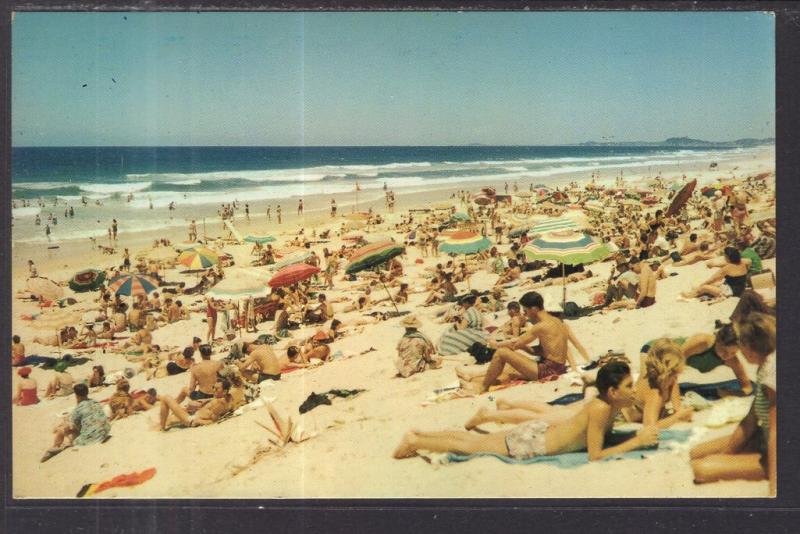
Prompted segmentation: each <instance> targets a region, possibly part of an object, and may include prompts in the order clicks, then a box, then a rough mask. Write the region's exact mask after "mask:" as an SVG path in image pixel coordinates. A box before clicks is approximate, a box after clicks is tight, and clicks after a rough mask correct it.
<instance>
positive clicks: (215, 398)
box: [159, 375, 232, 430]
mask: <svg viewBox="0 0 800 534" xmlns="http://www.w3.org/2000/svg"><path fill="white" fill-rule="evenodd" d="M215 377H216V375H215ZM230 389H231V384H230V382H228V381H227V380H224V379H220V380H216V378H215V381H214V384H213V385H212V386H211V391H212V395H211V397H210V400H208V402H205V403H204V404H203V405H202V406H201V407H200V408H199V409H198V410H197V411H196V412H195V413H194V415H190V413H189V411H188V410H187V409H186V408H184V407H183V406H181V405H180V402H179V401H178V400H177V399H173V398H172V397H170V396H169V395H160V396H159V401H161V414H160V418H159V421H160V424H161V430H167V422H168V419H169V416H170V413H172V414H174V415H175V418H177V420H178V421H179V422H180V423H182V424H183V425H185V426H203V425H209V424H211V423H213V422H215V421H217V420H218V419H219V418H220V417H222V416H223V415H225V414H226V413H228V412H229V411H230V410H231V406H232V404H231V396H230V393H229V391H230Z"/></svg>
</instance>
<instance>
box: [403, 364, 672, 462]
mask: <svg viewBox="0 0 800 534" xmlns="http://www.w3.org/2000/svg"><path fill="white" fill-rule="evenodd" d="M632 386H633V380H632V378H631V372H630V368H629V367H628V365H627V364H625V363H621V362H614V363H609V364H608V365H605V366H604V367H602V368H601V369H600V370H599V371H598V373H597V383H596V387H597V389H598V391H599V395H598V396H597V397H596V398H595V399H593V400H592V401H591V402H589V403H586V404H585V405H584V407H583V409H581V411H580V412H578V413H577V414H575V415H573V416H572V417H569V418H567V419H564V420H562V421H557V422H552V423H549V422H546V421H542V420H532V421H528V422H525V423H522V424H520V425H518V426H516V427H514V428H512V429H511V430H506V431H500V432H493V433H491V434H474V433H471V432H466V431H444V432H417V431H411V432H408V433H407V434H406V435H405V436H404V437H403V440H402V441H401V442H400V445H399V446H398V447H397V449H395V451H394V457H395V458H408V457H411V456H414V455H415V454H416V453H417V451H420V450H425V451H431V452H455V453H458V454H474V453H482V452H483V453H494V454H500V455H503V456H511V457H513V458H516V459H518V460H526V459H530V458H534V457H536V456H552V455H556V454H564V453H568V452H577V451H582V450H587V451H588V452H589V460H590V461H595V460H602V459H603V458H607V457H609V456H614V455H616V454H622V453H625V452H629V451H632V450H636V449H640V448H643V447H648V446H651V445H655V444H656V443H658V429H657V428H656V427H655V426H646V427H643V428H642V429H641V430H639V432H637V434H636V435H635V436H634V437H632V438H631V439H629V440H627V441H625V442H623V443H620V444H619V445H615V446H612V447H604V442H605V437H606V435H607V434H608V433H609V432H610V431H611V429H612V427H613V425H614V419H615V417H616V416H617V414H618V413H619V411H620V410H621V409H622V408H626V407H628V406H630V405H631V404H632V403H633V398H634V396H633V387H632Z"/></svg>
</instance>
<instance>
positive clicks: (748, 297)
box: [731, 289, 775, 322]
mask: <svg viewBox="0 0 800 534" xmlns="http://www.w3.org/2000/svg"><path fill="white" fill-rule="evenodd" d="M754 312H756V313H766V314H767V315H775V310H773V309H772V308H770V307H769V305H767V303H766V302H765V301H764V297H762V296H761V295H759V294H758V293H756V292H755V291H752V290H749V289H748V290H747V291H745V292H744V293H742V296H740V297H739V302H738V303H737V304H736V307H735V308H734V309H733V313H731V321H733V322H736V321H742V320H744V318H745V317H747V316H748V315H750V314H751V313H754Z"/></svg>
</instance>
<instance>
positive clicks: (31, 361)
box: [23, 354, 92, 369]
mask: <svg viewBox="0 0 800 534" xmlns="http://www.w3.org/2000/svg"><path fill="white" fill-rule="evenodd" d="M67 356H70V355H69V354H65V355H64V358H62V359H60V360H59V359H58V358H52V357H50V356H38V355H36V354H33V355H31V356H26V357H25V361H24V363H23V365H40V366H41V367H42V369H52V368H53V367H55V366H56V364H57V363H58V362H60V361H63V362H66V364H67V367H73V366H75V365H83V364H84V363H86V362H90V361H92V359H91V358H84V357H82V358H67Z"/></svg>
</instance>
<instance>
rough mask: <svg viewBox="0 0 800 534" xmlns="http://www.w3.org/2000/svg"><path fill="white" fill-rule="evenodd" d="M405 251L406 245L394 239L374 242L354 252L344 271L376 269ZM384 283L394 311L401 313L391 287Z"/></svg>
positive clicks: (354, 272) (353, 271)
mask: <svg viewBox="0 0 800 534" xmlns="http://www.w3.org/2000/svg"><path fill="white" fill-rule="evenodd" d="M404 251H405V247H404V246H403V245H400V244H398V243H395V242H394V241H383V242H380V243H372V244H370V245H367V246H365V247H361V248H360V249H358V250H356V251H355V252H354V253H353V255H352V256H351V257H350V263H348V264H347V268H346V269H345V270H344V272H345V273H346V274H356V273H359V272H361V271H364V270H367V269H375V268H376V267H378V266H379V265H382V264H384V263H386V262H387V261H389V260H391V259H392V258H394V257H396V256H399V255H400V254H402V253H403V252H404ZM382 283H383V289H384V290H386V294H387V295H388V296H389V300H390V301H391V302H392V306H394V311H395V312H397V313H399V312H400V310H398V309H397V304H395V303H394V299H393V298H392V295H391V293H389V288H388V287H386V283H385V282H382Z"/></svg>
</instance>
